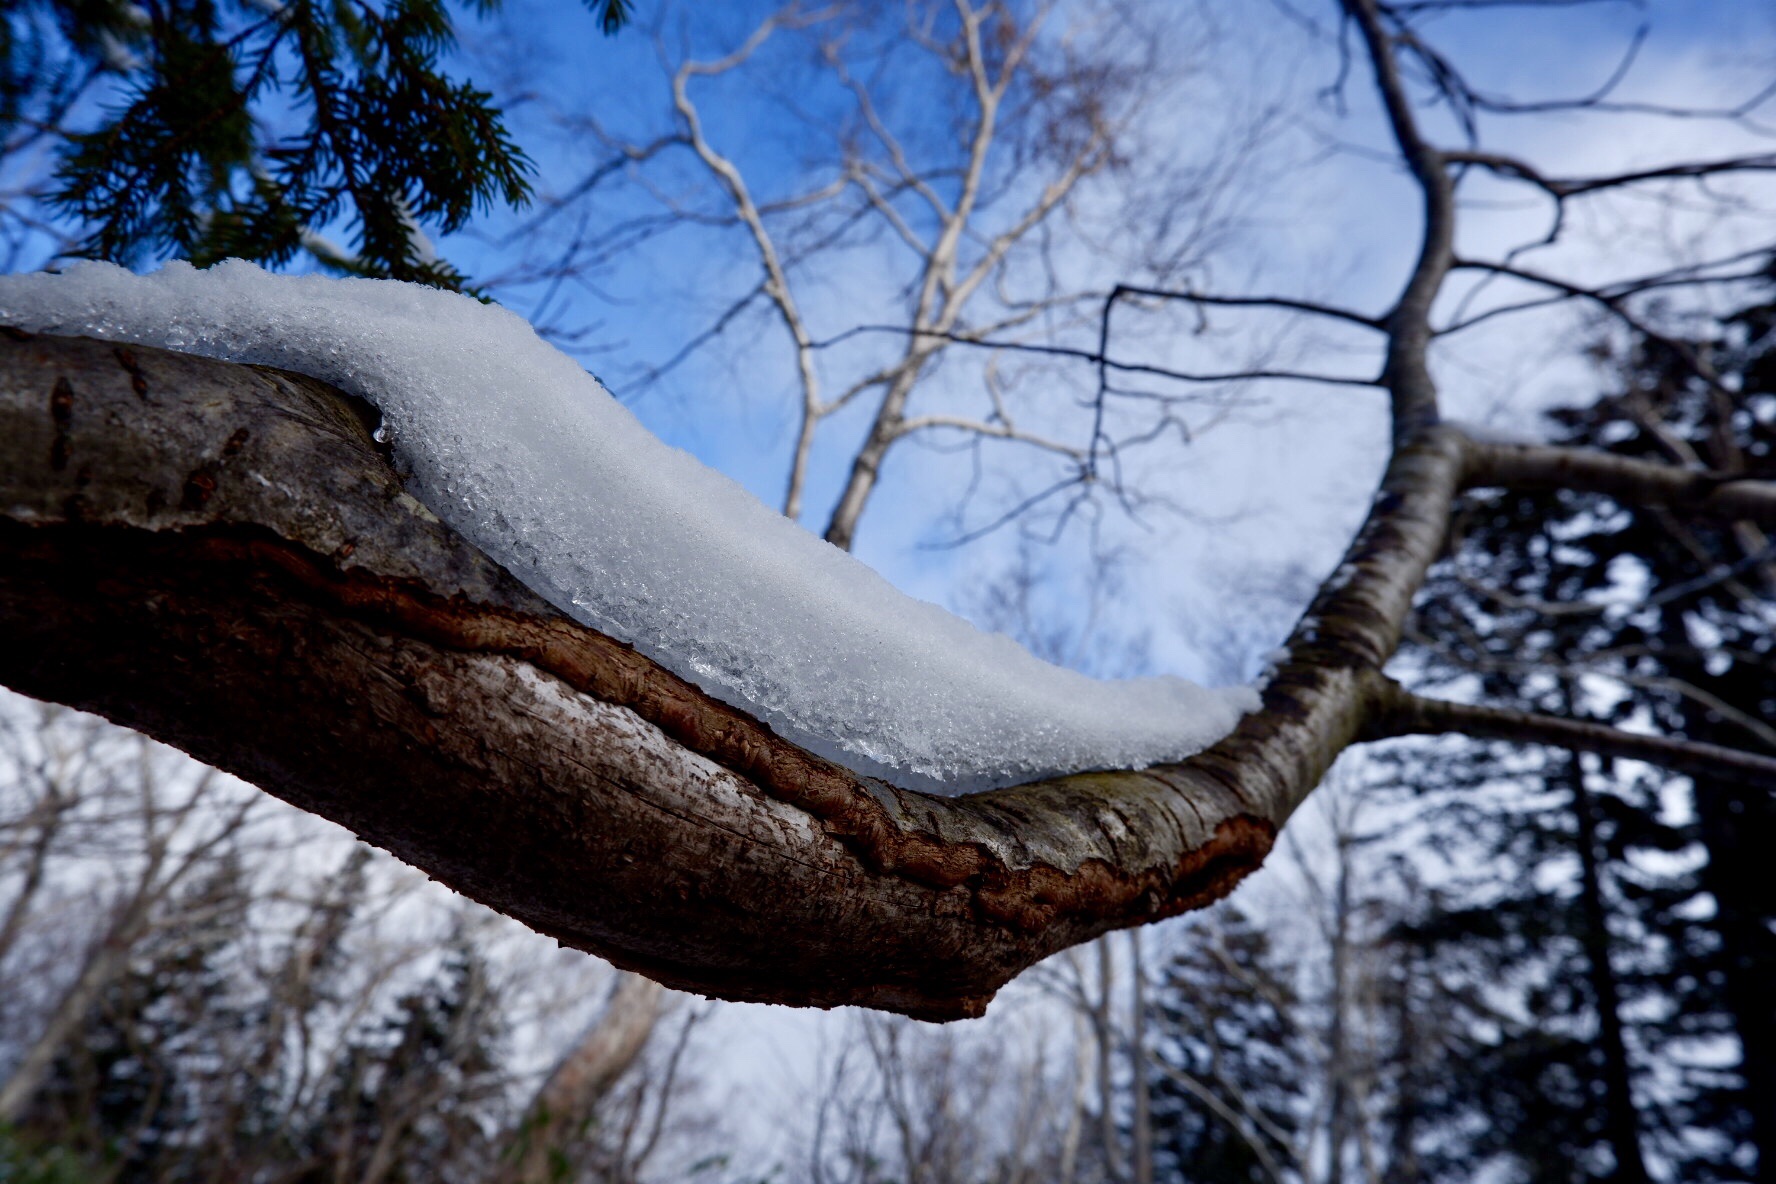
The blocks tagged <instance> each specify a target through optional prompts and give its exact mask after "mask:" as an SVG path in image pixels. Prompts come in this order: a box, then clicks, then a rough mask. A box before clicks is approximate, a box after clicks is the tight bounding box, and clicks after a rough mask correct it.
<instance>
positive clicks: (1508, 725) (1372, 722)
mask: <svg viewBox="0 0 1776 1184" xmlns="http://www.w3.org/2000/svg"><path fill="white" fill-rule="evenodd" d="M1372 694H1373V695H1374V704H1375V707H1374V710H1373V712H1372V714H1371V715H1370V717H1369V722H1368V724H1367V725H1366V730H1365V733H1364V735H1365V738H1367V739H1371V740H1380V739H1386V738H1388V737H1392V736H1412V735H1437V734H1444V733H1450V732H1456V733H1460V734H1462V735H1464V736H1471V737H1473V738H1475V739H1479V740H1509V741H1513V742H1515V743H1520V744H1522V743H1528V744H1546V745H1550V746H1552V747H1556V748H1566V749H1573V750H1577V751H1580V752H1595V753H1597V754H1599V755H1600V756H1611V757H1618V758H1622V759H1626V760H1636V761H1645V762H1647V763H1648V764H1653V765H1659V766H1661V767H1662V768H1667V769H1671V770H1673V771H1675V772H1679V773H1685V774H1688V775H1691V776H1697V777H1708V776H1718V775H1722V774H1727V775H1732V776H1739V777H1760V778H1767V779H1771V780H1772V783H1776V756H1770V755H1766V754H1763V753H1756V752H1746V751H1744V750H1742V749H1736V748H1726V747H1723V746H1721V745H1718V744H1703V743H1701V742H1699V741H1694V740H1681V739H1674V738H1672V737H1669V736H1653V735H1647V734H1645V733H1641V732H1624V731H1622V730H1621V729H1620V728H1612V727H1610V726H1608V725H1607V724H1600V723H1596V722H1593V721H1591V720H1576V719H1565V718H1562V717H1560V716H1552V715H1537V714H1535V713H1533V712H1527V711H1515V710H1511V709H1508V708H1503V707H1488V706H1485V705H1482V704H1476V703H1452V702H1448V701H1446V700H1441V699H1428V698H1425V697H1424V696H1422V695H1415V694H1413V693H1411V692H1410V691H1407V690H1406V689H1405V688H1403V687H1401V686H1400V685H1399V684H1398V683H1395V682H1393V681H1391V680H1387V679H1380V678H1378V679H1377V680H1376V681H1375V683H1374V686H1373V690H1372Z"/></svg>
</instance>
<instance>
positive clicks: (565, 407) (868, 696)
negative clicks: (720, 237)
mask: <svg viewBox="0 0 1776 1184" xmlns="http://www.w3.org/2000/svg"><path fill="white" fill-rule="evenodd" d="M0 322H5V323H9V324H13V325H17V326H19V327H20V328H23V329H26V330H29V331H33V332H47V333H62V334H70V335H85V336H90V337H99V338H104V339H107V340H113V341H127V342H133V343H137V344H142V345H154V346H162V347H165V348H167V349H174V350H182V351H185V352H187V353H194V354H204V355H207V356H210V357H214V358H223V359H227V360H230V361H236V362H253V363H259V364H263V365H270V366H278V367H281V368H284V369H287V370H294V371H297V372H299V373H303V374H308V375H312V376H313V377H315V378H319V379H323V380H325V381H327V382H330V383H332V384H334V385H335V386H338V387H340V388H342V389H344V390H347V391H350V392H351V393H352V394H355V395H359V396H361V397H363V398H365V399H368V400H370V401H371V402H373V403H375V404H376V406H377V407H379V408H380V409H381V411H382V414H383V417H384V426H385V428H386V430H387V431H388V433H389V436H390V439H391V441H392V443H393V445H394V448H395V453H396V457H397V459H398V461H399V462H400V463H401V465H402V466H403V468H404V469H405V471H407V472H408V473H409V475H410V477H409V480H410V485H411V488H412V490H413V492H414V494H415V495H416V496H417V497H419V498H420V499H421V500H422V501H424V502H425V504H426V505H427V506H428V507H430V508H431V509H432V510H433V511H435V512H436V513H437V514H438V516H439V517H441V518H442V519H443V520H444V521H446V522H448V523H449V524H450V525H451V526H452V527H453V528H455V529H456V530H457V531H458V532H459V533H461V534H462V535H464V536H465V537H466V538H468V539H469V540H470V541H472V542H473V543H474V544H475V545H477V546H478V547H480V548H481V549H482V550H484V551H486V552H487V553H488V554H489V555H491V556H492V557H493V558H494V559H496V560H498V561H499V562H500V563H502V564H504V565H505V567H506V568H507V569H508V570H510V571H511V572H512V573H513V574H514V575H516V576H517V577H518V578H519V579H520V580H522V581H523V582H524V583H526V584H527V585H529V586H530V587H531V588H533V589H534V590H535V591H536V592H538V593H539V594H540V595H542V596H543V597H544V598H546V599H547V600H548V601H549V602H550V603H552V604H554V605H555V606H556V607H557V608H559V609H561V610H562V611H563V612H565V613H567V614H569V615H571V616H573V617H574V618H576V619H578V620H579V621H581V622H583V623H585V624H587V625H590V626H592V627H593V628H594V629H598V630H600V631H601V632H604V633H608V634H610V635H612V636H614V637H616V638H619V639H620V640H622V641H625V642H628V643H629V644H631V645H633V646H634V647H635V648H636V649H638V650H640V651H641V652H642V653H644V654H646V655H648V656H649V657H650V658H652V659H654V660H655V661H657V662H659V663H660V664H661V665H663V666H665V667H666V668H668V669H670V670H672V671H675V672H676V673H678V674H679V675H681V676H683V677H685V678H687V679H689V680H691V681H692V682H695V683H696V684H697V685H698V686H701V687H702V688H704V689H705V690H706V691H708V692H709V693H711V694H713V695H714V696H716V697H717V698H719V699H722V700H723V701H725V702H727V703H730V704H733V705H734V706H737V707H740V708H742V709H744V710H745V711H747V712H749V713H751V714H752V715H754V716H756V717H757V718H759V719H761V720H763V721H764V722H766V723H768V724H770V725H771V727H772V728H774V729H775V730H776V731H777V732H778V733H779V734H780V735H782V736H785V737H787V738H788V739H790V740H792V741H794V742H795V743H797V744H800V745H802V746H803V747H805V748H808V749H811V750H813V751H814V752H817V753H819V754H821V755H822V756H825V757H828V758H830V759H832V760H835V761H838V762H839V763H841V764H844V765H846V766H848V767H850V768H852V769H854V770H856V771H858V772H860V773H864V774H868V775H871V776H876V777H881V778H883V779H884V780H887V781H890V782H892V783H894V784H896V785H900V786H905V787H908V788H914V789H926V790H936V791H938V792H942V793H952V794H954V793H962V792H967V791H971V790H977V789H986V788H991V787H994V786H1001V785H1009V784H1014V783H1017V782H1020V781H1026V780H1030V779H1032V778H1037V777H1043V776H1048V775H1053V774H1058V773H1065V772H1073V771H1080V770H1086V769H1106V768H1140V767H1144V766H1147V765H1150V764H1155V763H1159V762H1164V761H1173V760H1178V759H1180V758H1183V757H1186V756H1189V755H1190V754H1191V753H1193V752H1197V751H1199V750H1201V749H1202V748H1205V747H1207V746H1208V745H1210V744H1212V743H1214V742H1215V741H1216V740H1218V739H1220V738H1221V737H1222V736H1224V735H1226V734H1227V733H1228V732H1229V731H1231V730H1232V729H1233V727H1234V725H1235V724H1236V723H1237V722H1238V721H1239V718H1240V716H1241V714H1242V713H1244V712H1246V711H1250V710H1254V709H1256V707H1257V705H1258V697H1257V693H1256V692H1255V691H1253V690H1251V689H1250V688H1245V687H1239V688H1230V689H1226V690H1207V689H1204V688H1202V687H1199V686H1196V685H1194V684H1193V683H1189V682H1185V681H1184V680H1182V679H1177V678H1169V677H1168V678H1150V679H1138V680H1132V681H1127V682H1100V681H1098V680H1096V679H1092V678H1088V677H1086V676H1084V675H1081V674H1078V673H1076V672H1074V671H1070V670H1065V669H1062V668H1060V667H1057V666H1051V665H1049V664H1048V663H1046V662H1043V661H1041V660H1039V659H1037V658H1035V657H1033V656H1032V655H1030V654H1029V653H1027V652H1026V651H1024V650H1023V649H1022V648H1020V647H1019V646H1018V645H1017V644H1015V643H1014V642H1012V641H1010V640H1009V639H1007V638H1005V637H1002V636H999V635H996V634H987V633H983V632H981V631H980V630H978V629H976V628H975V627H974V626H972V625H970V624H968V623H967V622H965V621H963V620H961V619H960V618H958V617H956V616H953V615H952V614H950V613H948V612H945V611H944V610H942V609H940V608H938V607H936V606H935V605H931V604H927V603H925V602H923V601H919V600H914V599H912V598H910V597H908V596H906V595H904V594H902V593H901V592H899V591H897V590H896V589H895V588H894V587H893V586H891V585H890V584H889V583H888V582H887V581H886V580H884V579H883V578H882V577H881V576H879V575H877V574H876V573H875V572H874V571H872V570H870V569H869V568H868V567H866V566H864V565H863V564H862V563H860V562H858V561H857V560H855V559H853V558H851V556H849V555H847V554H845V553H844V552H842V551H840V550H838V549H837V548H835V547H832V546H830V545H828V544H827V543H825V542H824V541H822V540H820V539H818V538H816V537H814V536H813V535H811V534H808V533H807V532H806V531H804V530H802V529H801V528H799V527H797V526H795V525H793V524H792V523H790V522H788V521H787V520H785V519H784V518H783V517H782V516H781V515H779V514H777V513H775V512H774V511H772V510H770V509H768V508H767V507H766V506H765V505H764V504H763V503H761V502H759V501H758V500H757V499H755V498H754V497H753V496H752V495H751V494H750V493H748V492H746V491H745V490H744V489H742V488H741V487H740V486H739V485H737V484H736V483H734V482H733V481H730V480H729V479H728V478H726V477H724V476H722V475H721V474H719V473H716V472H714V471H713V470H711V469H708V468H706V467H704V466H703V465H702V464H701V463H699V462H698V461H697V460H696V459H695V458H693V457H691V456H690V455H689V454H687V453H685V452H682V451H680V450H678V449H676V448H672V447H670V446H668V445H666V444H664V443H662V442H661V441H660V440H658V439H657V438H655V437H654V436H653V435H652V434H650V433H649V432H648V430H647V429H646V428H644V427H643V426H642V425H641V423H640V422H639V421H638V420H637V419H636V418H635V417H634V416H633V415H631V414H630V413H629V411H628V410H627V409H626V408H624V407H623V406H621V405H620V404H619V403H617V402H616V400H614V399H613V398H611V396H610V394H609V393H608V392H607V391H606V390H605V389H604V388H603V387H602V386H600V385H599V383H598V381H597V380H596V379H594V378H592V377H591V376H590V375H589V374H587V373H586V372H585V371H584V370H583V369H581V368H580V366H579V365H578V364H576V363H575V362H574V361H573V360H572V359H570V358H568V357H567V356H566V355H565V354H562V353H561V352H559V351H558V350H556V349H555V348H554V347H552V346H550V345H548V344H547V343H546V342H544V341H542V340H541V339H540V338H538V337H537V335H536V334H535V332H533V331H532V329H531V327H530V326H529V325H528V324H527V323H526V322H525V321H524V320H523V319H521V318H520V317H518V316H516V315H514V314H512V313H510V312H508V311H506V310H504V309H501V308H497V307H491V306H488V305H483V304H481V303H479V302H477V301H475V300H472V299H470V298H468V297H465V296H458V295H454V294H451V293H447V292H440V291H437V290H434V289H429V288H424V287H420V286H418V285H413V284H404V283H395V282H390V281H382V280H361V279H346V280H336V279H328V278H323V277H320V276H279V275H272V274H270V273H268V272H265V271H263V270H261V269H260V268H258V267H255V266H253V265H251V264H248V263H243V262H240V261H230V262H227V263H223V264H221V265H219V266H216V267H213V268H210V269H208V270H205V271H199V270H197V269H196V268H193V267H191V266H190V265H188V264H169V265H168V266H166V267H165V268H164V269H162V270H161V271H159V272H157V273H155V274H153V275H148V276H137V275H133V274H131V273H130V272H128V271H126V270H124V269H123V268H121V267H115V266H111V265H109V264H100V263H83V264H77V265H75V266H72V267H70V268H69V269H68V270H67V271H66V272H64V273H62V274H60V275H49V274H38V275H28V276H5V277H0Z"/></svg>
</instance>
